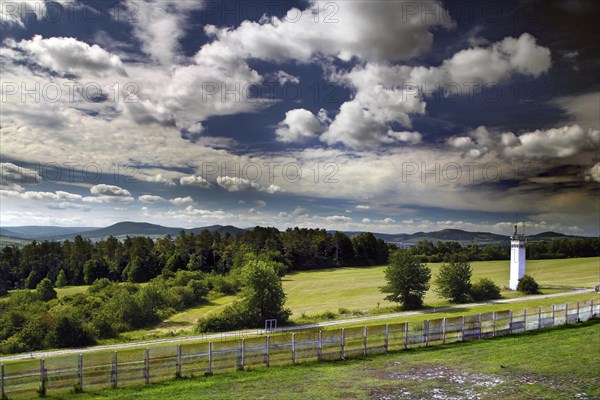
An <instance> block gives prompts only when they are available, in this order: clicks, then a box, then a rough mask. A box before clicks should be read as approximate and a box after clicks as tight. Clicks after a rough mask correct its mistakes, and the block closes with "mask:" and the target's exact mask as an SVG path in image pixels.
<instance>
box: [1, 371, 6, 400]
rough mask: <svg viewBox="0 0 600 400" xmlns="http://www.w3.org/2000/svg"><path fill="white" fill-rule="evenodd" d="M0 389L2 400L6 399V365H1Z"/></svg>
mask: <svg viewBox="0 0 600 400" xmlns="http://www.w3.org/2000/svg"><path fill="white" fill-rule="evenodd" d="M0 389H1V392H0V393H1V394H2V399H5V398H6V392H5V391H4V364H2V365H0Z"/></svg>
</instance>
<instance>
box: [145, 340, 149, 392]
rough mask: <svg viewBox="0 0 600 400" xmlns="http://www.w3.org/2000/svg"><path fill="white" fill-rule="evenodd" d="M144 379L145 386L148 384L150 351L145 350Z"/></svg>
mask: <svg viewBox="0 0 600 400" xmlns="http://www.w3.org/2000/svg"><path fill="white" fill-rule="evenodd" d="M144 379H145V380H146V384H149V383H150V349H148V348H147V349H146V357H145V360H144Z"/></svg>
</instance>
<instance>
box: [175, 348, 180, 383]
mask: <svg viewBox="0 0 600 400" xmlns="http://www.w3.org/2000/svg"><path fill="white" fill-rule="evenodd" d="M175 367H176V368H177V371H176V374H177V377H179V378H181V345H180V344H179V345H177V361H176V365H175Z"/></svg>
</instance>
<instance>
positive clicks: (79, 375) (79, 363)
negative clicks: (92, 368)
mask: <svg viewBox="0 0 600 400" xmlns="http://www.w3.org/2000/svg"><path fill="white" fill-rule="evenodd" d="M77 378H78V380H79V390H83V354H79V357H78V359H77Z"/></svg>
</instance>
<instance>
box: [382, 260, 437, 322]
mask: <svg viewBox="0 0 600 400" xmlns="http://www.w3.org/2000/svg"><path fill="white" fill-rule="evenodd" d="M384 272H385V279H386V281H387V284H386V285H385V286H384V287H382V288H381V291H382V292H383V293H389V295H388V296H386V300H389V301H393V302H396V303H400V304H401V306H402V309H403V310H410V309H415V308H419V307H421V306H422V305H423V296H425V293H426V292H427V290H428V289H429V280H430V279H431V270H430V269H429V268H427V266H425V265H424V264H422V263H421V262H419V259H418V258H417V257H415V256H414V255H412V254H410V253H409V252H408V251H405V250H396V251H394V252H393V253H392V254H391V255H390V265H389V266H388V267H387V268H386V269H385V271H384Z"/></svg>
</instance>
